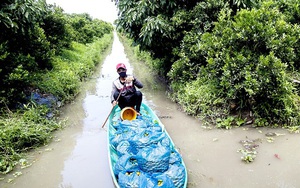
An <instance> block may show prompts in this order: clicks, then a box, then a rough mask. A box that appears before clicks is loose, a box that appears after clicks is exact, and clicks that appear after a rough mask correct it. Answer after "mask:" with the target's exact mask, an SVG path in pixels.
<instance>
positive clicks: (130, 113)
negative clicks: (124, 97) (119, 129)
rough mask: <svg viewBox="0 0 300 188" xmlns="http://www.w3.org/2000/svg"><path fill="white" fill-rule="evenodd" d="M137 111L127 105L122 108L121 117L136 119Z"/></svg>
mask: <svg viewBox="0 0 300 188" xmlns="http://www.w3.org/2000/svg"><path fill="white" fill-rule="evenodd" d="M136 115H137V114H136V111H135V110H134V109H133V108H131V107H125V108H123V109H122V110H121V119H122V120H129V121H131V120H135V119H136Z"/></svg>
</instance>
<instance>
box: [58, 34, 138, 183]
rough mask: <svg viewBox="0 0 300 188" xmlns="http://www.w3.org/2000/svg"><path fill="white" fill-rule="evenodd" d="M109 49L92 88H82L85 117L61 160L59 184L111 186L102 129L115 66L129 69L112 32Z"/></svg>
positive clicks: (121, 47)
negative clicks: (68, 155)
mask: <svg viewBox="0 0 300 188" xmlns="http://www.w3.org/2000/svg"><path fill="white" fill-rule="evenodd" d="M114 38H115V39H114V42H113V46H112V52H111V54H110V55H108V56H107V57H106V59H105V61H104V63H103V66H102V69H101V73H100V76H99V78H98V79H97V83H96V89H95V90H94V89H93V88H91V89H90V90H87V91H86V96H85V98H84V101H83V109H84V111H85V114H86V117H85V118H84V120H83V131H82V134H81V135H79V136H78V138H77V144H76V146H75V147H74V150H73V152H72V154H71V156H70V157H69V158H68V160H66V161H65V165H64V170H63V171H62V175H63V183H62V185H63V186H70V187H73V188H76V187H78V188H82V187H89V188H93V187H95V188H96V187H107V188H109V187H113V183H112V180H111V176H110V169H109V166H108V164H109V163H108V156H107V140H106V139H107V136H106V131H105V130H104V129H102V128H101V127H102V124H103V123H104V121H105V119H106V117H107V116H108V115H109V112H110V109H111V108H112V106H111V103H110V92H111V87H112V82H113V80H114V79H115V78H117V76H118V74H117V73H116V70H115V67H116V65H117V63H119V62H123V63H125V64H126V65H127V67H128V71H129V72H132V68H131V66H130V65H129V62H128V59H127V58H126V55H125V53H124V47H123V45H122V44H121V42H120V41H119V39H118V36H117V34H116V33H114Z"/></svg>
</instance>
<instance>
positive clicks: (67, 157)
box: [0, 33, 300, 188]
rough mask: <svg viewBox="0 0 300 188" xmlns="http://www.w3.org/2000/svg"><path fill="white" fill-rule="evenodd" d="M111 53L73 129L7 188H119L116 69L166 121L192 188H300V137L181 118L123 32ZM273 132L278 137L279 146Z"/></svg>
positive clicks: (72, 115) (71, 116)
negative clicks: (113, 118)
mask: <svg viewBox="0 0 300 188" xmlns="http://www.w3.org/2000/svg"><path fill="white" fill-rule="evenodd" d="M114 37H115V39H114V42H113V46H112V50H111V53H110V54H109V55H108V56H107V57H106V59H105V61H104V63H103V65H102V66H101V67H99V70H98V71H97V72H96V74H95V75H94V77H93V78H92V79H91V80H89V81H88V82H86V83H85V84H84V87H83V89H82V92H81V94H80V95H79V96H78V97H77V98H76V100H75V101H74V102H73V103H72V104H69V105H67V106H66V107H65V108H64V110H63V114H62V118H67V119H68V123H67V124H68V127H67V128H65V129H64V130H62V131H59V132H57V133H56V134H55V138H54V139H53V140H54V141H53V142H52V143H51V144H49V145H48V146H45V147H43V148H41V149H40V150H39V151H37V152H34V153H33V154H32V155H30V157H31V159H32V160H33V161H34V162H33V164H32V165H31V166H30V167H28V168H26V169H22V170H20V171H21V172H22V175H20V176H19V177H17V178H14V180H13V181H12V182H11V183H4V182H3V181H2V182H1V183H0V187H1V188H2V187H3V188H4V187H8V188H10V187H11V188H25V187H26V188H27V187H28V188H29V187H30V188H41V187H43V188H112V187H113V184H112V180H111V177H110V171H109V166H108V156H107V145H106V144H107V141H106V139H107V137H106V130H105V129H102V128H101V126H102V124H103V122H104V120H105V119H106V117H107V116H108V114H109V112H110V110H111V107H112V106H111V104H110V98H109V97H110V92H111V84H112V81H113V80H114V79H115V78H116V77H117V76H118V75H117V73H116V71H115V65H116V64H117V63H119V62H123V63H125V64H126V65H127V66H128V67H129V72H133V74H135V75H136V76H137V77H138V78H139V80H141V81H142V82H143V83H144V88H143V89H142V92H143V94H144V98H143V101H144V102H146V103H147V104H148V105H149V106H150V107H151V108H152V109H153V110H154V111H155V112H156V113H157V115H158V116H159V117H160V118H161V121H162V122H163V123H164V125H165V126H166V129H167V131H168V133H169V134H170V136H171V137H172V139H173V141H174V143H175V145H176V146H177V148H178V150H179V151H180V153H181V154H182V156H183V158H184V162H185V164H186V166H187V169H188V176H189V177H188V178H189V180H188V187H189V188H198V187H199V188H200V187H201V188H211V187H220V188H225V187H228V188H229V187H230V188H235V187H244V188H248V187H249V188H253V187H264V188H266V187H270V188H271V187H272V188H274V187H280V188H296V187H300V180H299V177H298V176H299V175H298V172H300V136H299V134H290V133H288V132H287V131H286V130H283V129H266V128H251V127H241V128H234V129H231V130H219V129H208V128H205V127H203V126H202V124H201V122H200V121H199V120H196V119H194V118H192V117H189V116H187V115H185V114H184V113H182V112H181V111H180V110H179V109H178V106H177V105H176V104H175V103H173V102H171V101H170V100H169V99H168V98H167V97H166V94H165V88H164V86H163V85H162V84H161V83H160V82H159V81H157V80H155V79H154V77H153V76H152V74H151V73H150V72H149V70H148V69H147V67H145V66H144V65H142V64H138V62H129V60H128V58H127V57H126V54H125V52H124V47H123V45H122V43H121V42H120V40H119V38H118V36H117V35H116V33H115V34H114ZM267 133H276V134H275V136H273V137H272V138H273V139H270V138H269V137H268V136H266V134H267ZM241 140H242V142H243V141H245V140H252V141H253V140H255V142H256V145H257V146H256V151H257V155H256V158H255V160H254V162H252V163H250V164H246V163H244V162H243V161H242V160H241V156H242V154H241V153H240V152H237V151H238V150H239V149H242V148H243V145H242V144H241Z"/></svg>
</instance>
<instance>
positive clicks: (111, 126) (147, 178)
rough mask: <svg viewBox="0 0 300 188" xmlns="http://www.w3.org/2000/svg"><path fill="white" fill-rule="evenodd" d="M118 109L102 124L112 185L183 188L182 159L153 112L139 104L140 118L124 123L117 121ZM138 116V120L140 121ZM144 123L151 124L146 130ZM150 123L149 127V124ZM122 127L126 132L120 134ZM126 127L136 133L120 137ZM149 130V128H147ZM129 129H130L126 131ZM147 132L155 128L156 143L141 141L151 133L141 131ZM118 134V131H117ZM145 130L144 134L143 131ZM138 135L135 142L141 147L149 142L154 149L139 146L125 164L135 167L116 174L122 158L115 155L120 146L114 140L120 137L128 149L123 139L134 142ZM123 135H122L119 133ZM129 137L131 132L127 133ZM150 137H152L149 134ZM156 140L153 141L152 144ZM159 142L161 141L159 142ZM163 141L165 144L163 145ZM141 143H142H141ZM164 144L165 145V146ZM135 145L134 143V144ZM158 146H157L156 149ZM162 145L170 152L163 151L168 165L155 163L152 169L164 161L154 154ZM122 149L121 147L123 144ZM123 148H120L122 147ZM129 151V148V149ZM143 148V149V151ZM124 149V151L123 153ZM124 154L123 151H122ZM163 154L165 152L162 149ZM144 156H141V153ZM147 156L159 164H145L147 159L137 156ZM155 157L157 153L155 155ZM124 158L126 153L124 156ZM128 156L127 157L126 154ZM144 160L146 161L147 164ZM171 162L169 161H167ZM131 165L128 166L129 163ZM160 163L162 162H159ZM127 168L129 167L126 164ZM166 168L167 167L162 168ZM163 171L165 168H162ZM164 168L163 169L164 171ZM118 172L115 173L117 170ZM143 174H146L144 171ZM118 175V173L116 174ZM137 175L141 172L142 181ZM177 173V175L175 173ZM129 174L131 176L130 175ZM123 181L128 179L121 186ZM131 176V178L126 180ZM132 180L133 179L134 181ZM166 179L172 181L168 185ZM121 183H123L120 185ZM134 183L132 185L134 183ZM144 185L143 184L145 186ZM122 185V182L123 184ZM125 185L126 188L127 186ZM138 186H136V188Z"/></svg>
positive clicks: (148, 162) (153, 138)
mask: <svg viewBox="0 0 300 188" xmlns="http://www.w3.org/2000/svg"><path fill="white" fill-rule="evenodd" d="M120 113H121V110H120V108H119V107H118V106H115V107H114V108H113V109H112V113H111V114H110V116H109V119H108V122H107V124H106V126H107V133H108V137H107V138H108V158H109V165H110V171H111V175H112V179H113V182H114V184H115V187H117V188H119V187H121V188H122V187H143V188H144V187H168V188H169V187H176V188H177V187H180V188H186V187H187V179H188V178H187V170H186V166H185V164H184V162H183V159H182V157H181V155H180V154H179V152H178V150H177V149H176V148H175V145H174V143H173V141H172V140H171V138H170V136H169V134H168V133H167V132H166V130H165V128H164V125H163V124H162V123H161V121H160V120H159V118H158V117H157V115H156V114H155V113H154V112H153V110H152V109H151V108H150V107H149V106H148V105H146V104H145V103H142V105H141V114H142V116H138V118H137V120H132V121H128V120H124V121H122V120H121V118H120V115H121V114H120ZM140 117H141V118H140ZM146 121H151V122H150V123H149V122H147V123H146V124H147V126H148V128H146V127H145V124H143V122H146ZM139 123H142V124H143V125H142V126H140V125H141V124H140V125H139ZM150 124H151V125H150ZM121 125H122V126H123V127H126V132H124V131H123V132H122V129H121V128H120V127H118V126H121ZM128 127H133V128H132V129H134V130H137V131H136V132H134V133H132V135H131V136H127V137H126V136H124V134H127V133H128V132H130V131H128V130H127V128H128ZM149 127H150V128H149ZM129 129H131V128H129ZM143 129H144V130H147V131H148V130H151V129H155V131H153V133H155V134H159V135H160V137H159V138H160V140H159V139H157V138H158V137H156V138H155V137H151V138H149V139H150V140H148V141H145V139H144V138H145V137H146V136H148V135H147V134H152V133H149V132H148V133H145V132H143V131H144V130H143ZM120 131H121V132H120ZM147 131H146V132H147ZM137 132H139V133H141V132H142V134H143V135H144V136H145V135H146V136H145V137H143V138H142V139H136V141H137V142H138V143H139V144H140V145H139V146H141V145H143V144H144V145H145V144H146V145H147V144H149V143H150V142H153V143H152V145H153V144H154V145H155V146H151V147H152V148H155V149H156V150H155V152H153V151H154V150H153V151H149V148H151V147H150V145H148V146H141V147H143V148H142V149H141V147H138V148H139V149H140V150H139V151H138V152H135V154H133V152H131V156H133V157H130V160H127V162H128V161H131V162H132V161H134V162H133V163H134V164H136V163H137V165H135V167H134V168H130V169H129V170H128V169H125V170H124V169H123V171H120V168H117V167H120V164H119V163H120V161H121V159H122V158H123V159H122V161H124V156H125V155H122V154H120V152H119V150H118V149H119V148H122V147H119V146H120V145H121V144H120V143H116V140H118V139H119V138H120V137H122V136H124V138H123V139H120V140H122V143H127V145H126V144H125V145H126V146H127V148H126V149H127V150H128V147H130V146H129V145H128V143H130V144H132V142H131V141H129V142H127V140H124V139H134V137H135V136H136V135H138V134H139V133H137ZM123 133H124V134H123ZM128 134H131V133H128ZM153 135H154V134H153ZM155 140H157V141H155ZM162 140H163V141H162ZM166 141H167V142H166ZM141 143H142V144H141ZM165 143H167V144H165ZM135 145H137V144H135ZM158 145H159V146H158ZM162 145H164V148H168V149H169V150H170V152H167V153H168V154H169V155H170V158H168V159H167V160H168V162H169V164H168V165H167V164H163V165H161V164H159V165H160V166H159V165H158V166H159V167H153V166H155V165H156V164H157V162H161V161H165V160H164V159H162V160H161V159H157V156H155V155H157V151H159V152H161V151H162V150H157V149H158V148H159V147H160V146H162ZM123 146H124V144H123ZM123 148H124V147H123ZM131 148H132V147H131ZM145 148H146V149H145ZM127 150H126V151H127ZM123 151H125V150H123ZM145 151H146V152H147V151H148V152H150V153H149V154H148V155H147V154H146V155H145ZM163 151H165V150H163ZM143 152H144V154H141V153H143ZM174 154H175V155H176V156H177V157H178V156H179V157H178V159H175V162H174V157H173V156H175V155H174ZM151 155H153V156H154V157H153V156H152V157H153V159H154V160H160V161H151V159H150V161H149V159H143V158H141V156H143V157H145V158H147V157H150V156H151ZM158 155H159V154H158ZM126 156H127V154H126ZM129 156H130V154H129ZM161 156H167V155H165V154H163V155H160V156H159V157H161ZM147 160H148V161H147ZM141 161H143V162H145V161H146V162H145V163H143V164H141V163H142V162H141ZM171 161H172V162H171ZM133 163H131V164H133ZM162 163H163V162H162ZM145 164H148V165H149V164H150V165H149V166H150V167H149V166H148V167H147V166H143V165H145ZM124 166H128V165H124ZM129 166H130V165H129ZM166 166H167V167H166ZM165 167H166V168H167V169H166V168H165ZM164 168H165V169H164ZM117 169H118V170H117ZM144 171H147V172H144ZM118 172H119V174H118ZM141 173H143V178H142V175H141ZM176 173H177V174H176ZM132 174H133V175H132ZM124 175H125V177H126V178H131V179H130V180H128V182H127V184H126V186H124V180H121V178H122V177H124ZM130 176H132V177H130ZM134 178H135V179H134ZM137 178H139V180H138V181H139V183H138V182H137ZM141 179H142V180H141ZM169 180H172V182H171V183H170V181H169ZM121 181H123V182H121ZM134 181H135V182H134ZM142 181H143V182H144V184H143V185H141V184H142V183H141V182H142ZM145 182H146V184H145ZM125 183H126V182H125ZM128 184H129V185H128ZM138 184H139V185H138ZM171 185H172V186H171Z"/></svg>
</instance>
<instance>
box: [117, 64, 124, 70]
mask: <svg viewBox="0 0 300 188" xmlns="http://www.w3.org/2000/svg"><path fill="white" fill-rule="evenodd" d="M120 68H122V69H125V70H126V66H125V64H124V63H119V64H117V66H116V69H117V70H119V69H120Z"/></svg>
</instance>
